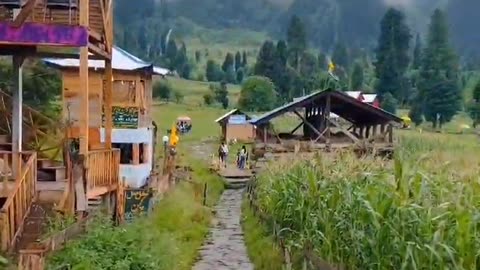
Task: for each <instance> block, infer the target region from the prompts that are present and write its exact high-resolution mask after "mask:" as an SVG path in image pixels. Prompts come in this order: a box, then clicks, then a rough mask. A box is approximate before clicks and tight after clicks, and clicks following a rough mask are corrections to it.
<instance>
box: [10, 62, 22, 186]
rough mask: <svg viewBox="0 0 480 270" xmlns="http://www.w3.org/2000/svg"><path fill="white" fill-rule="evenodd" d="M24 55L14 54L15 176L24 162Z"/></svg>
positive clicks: (13, 146)
mask: <svg viewBox="0 0 480 270" xmlns="http://www.w3.org/2000/svg"><path fill="white" fill-rule="evenodd" d="M23 60H24V57H23V56H18V55H14V56H13V61H12V62H13V63H12V64H13V73H14V75H13V89H12V101H13V104H12V151H13V152H14V154H13V156H12V171H13V175H14V176H15V177H18V176H19V174H20V165H21V163H22V160H21V157H20V152H21V151H22V141H23V140H22V138H23V134H22V125H23V112H22V106H23V84H22V65H23Z"/></svg>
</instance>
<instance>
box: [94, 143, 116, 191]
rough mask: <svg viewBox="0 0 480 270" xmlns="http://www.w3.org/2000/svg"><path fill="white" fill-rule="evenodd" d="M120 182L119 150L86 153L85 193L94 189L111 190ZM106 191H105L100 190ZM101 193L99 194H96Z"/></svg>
mask: <svg viewBox="0 0 480 270" xmlns="http://www.w3.org/2000/svg"><path fill="white" fill-rule="evenodd" d="M119 182H120V150H119V149H105V150H95V151H90V152H89V153H88V165H87V194H90V193H92V192H93V193H95V191H96V190H102V191H103V190H104V189H107V191H112V190H113V189H116V188H117V186H118V183H119ZM101 193H106V192H101ZM98 195H101V194H98Z"/></svg>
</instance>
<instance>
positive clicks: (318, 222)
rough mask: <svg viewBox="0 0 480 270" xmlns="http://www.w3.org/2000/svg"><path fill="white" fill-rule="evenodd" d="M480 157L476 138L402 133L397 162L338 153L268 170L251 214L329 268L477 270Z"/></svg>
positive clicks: (260, 185) (425, 133)
mask: <svg viewBox="0 0 480 270" xmlns="http://www.w3.org/2000/svg"><path fill="white" fill-rule="evenodd" d="M479 151H480V144H479V139H478V137H477V136H475V135H453V134H437V133H429V132H423V133H419V132H416V131H400V132H398V146H397V149H396V153H397V156H396V158H395V161H388V160H382V159H377V158H373V157H365V158H361V159H359V158H357V157H354V156H353V155H351V154H349V153H345V154H342V155H337V156H336V158H335V159H332V158H329V157H325V156H322V155H318V157H317V158H315V159H309V160H302V159H301V158H299V157H297V159H296V160H295V161H292V160H284V161H283V162H282V161H280V162H276V163H275V164H272V165H271V166H272V167H271V168H270V170H267V172H266V173H265V174H263V175H261V176H260V177H259V186H258V188H257V192H258V194H257V195H258V198H259V201H258V204H259V205H260V208H261V209H262V211H263V212H264V213H265V214H267V215H269V216H271V217H272V219H273V220H276V222H277V224H278V225H279V226H280V229H281V232H280V233H279V237H282V238H284V240H285V242H286V243H288V245H289V246H290V247H291V248H292V249H293V250H302V249H303V248H304V247H305V246H308V245H310V244H311V245H313V248H314V251H315V252H316V254H317V255H318V256H319V257H321V258H323V259H324V260H326V261H328V262H330V263H331V264H333V265H343V266H347V267H348V268H349V269H372V268H376V269H391V268H393V269H477V268H478V267H479V265H478V254H477V252H476V251H477V250H478V248H480V233H479V232H478V230H477V228H478V226H479V225H480V221H479V220H478V219H477V218H476V217H477V216H478V215H479V214H480V213H479V211H478V208H477V206H478V203H479V202H480V196H479V195H478V194H479V193H478V191H479V190H480V186H479V184H478V181H477V180H478V174H479V173H480V171H479V168H478V166H477V165H476V164H479V163H480V155H478V153H479ZM476 179H477V180H476ZM268 229H270V228H268Z"/></svg>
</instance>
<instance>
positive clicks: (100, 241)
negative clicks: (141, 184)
mask: <svg viewBox="0 0 480 270" xmlns="http://www.w3.org/2000/svg"><path fill="white" fill-rule="evenodd" d="M192 164H195V163H194V162H192ZM197 164H199V165H194V166H193V169H194V173H193V179H192V180H193V181H195V182H196V183H198V184H199V185H200V186H203V184H204V183H207V184H208V195H207V206H203V205H202V202H201V200H196V199H195V192H196V190H195V188H194V186H193V185H192V184H191V183H188V182H181V183H180V184H178V185H177V186H176V187H175V188H174V189H172V190H171V191H170V192H169V193H167V195H166V196H165V197H164V199H162V200H161V201H160V202H159V203H158V205H157V206H156V207H155V209H154V210H153V212H152V213H151V214H150V215H149V216H148V217H138V218H137V220H135V222H133V223H132V224H127V225H123V226H121V227H112V226H111V225H109V222H108V218H104V217H100V218H99V219H98V220H97V221H96V222H95V223H94V224H92V226H90V227H89V228H90V230H89V233H88V234H86V235H84V236H83V237H82V238H80V239H78V240H74V241H71V242H69V243H68V245H67V246H66V248H65V249H63V250H61V251H59V252H57V253H55V254H52V255H51V256H50V257H49V259H48V262H49V267H52V268H53V267H58V266H60V265H65V264H70V265H72V267H73V268H72V269H78V270H80V269H85V270H87V269H152V270H153V269H156V270H161V269H166V270H187V269H190V267H191V265H192V264H193V262H194V260H195V258H196V256H197V250H198V248H199V247H200V246H201V244H202V242H203V240H204V236H205V235H206V233H207V232H208V228H209V225H210V219H211V217H212V213H211V210H210V207H211V206H213V205H214V204H215V203H216V201H217V200H218V198H219V197H220V194H221V192H222V190H223V183H222V182H221V181H220V179H219V178H218V177H217V176H215V175H212V174H211V173H209V172H208V170H207V169H206V168H204V167H202V166H201V163H198V162H197ZM87 258H88V259H87ZM49 269H51V268H49Z"/></svg>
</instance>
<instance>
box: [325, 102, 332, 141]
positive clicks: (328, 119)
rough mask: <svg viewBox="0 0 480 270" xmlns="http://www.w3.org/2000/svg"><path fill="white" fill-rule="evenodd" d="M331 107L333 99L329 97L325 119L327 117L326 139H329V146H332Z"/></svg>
mask: <svg viewBox="0 0 480 270" xmlns="http://www.w3.org/2000/svg"><path fill="white" fill-rule="evenodd" d="M330 107H331V97H330V95H327V100H326V106H325V117H326V120H327V121H326V123H325V124H326V126H325V130H326V137H327V144H330V111H331V110H330V109H331V108H330Z"/></svg>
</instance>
